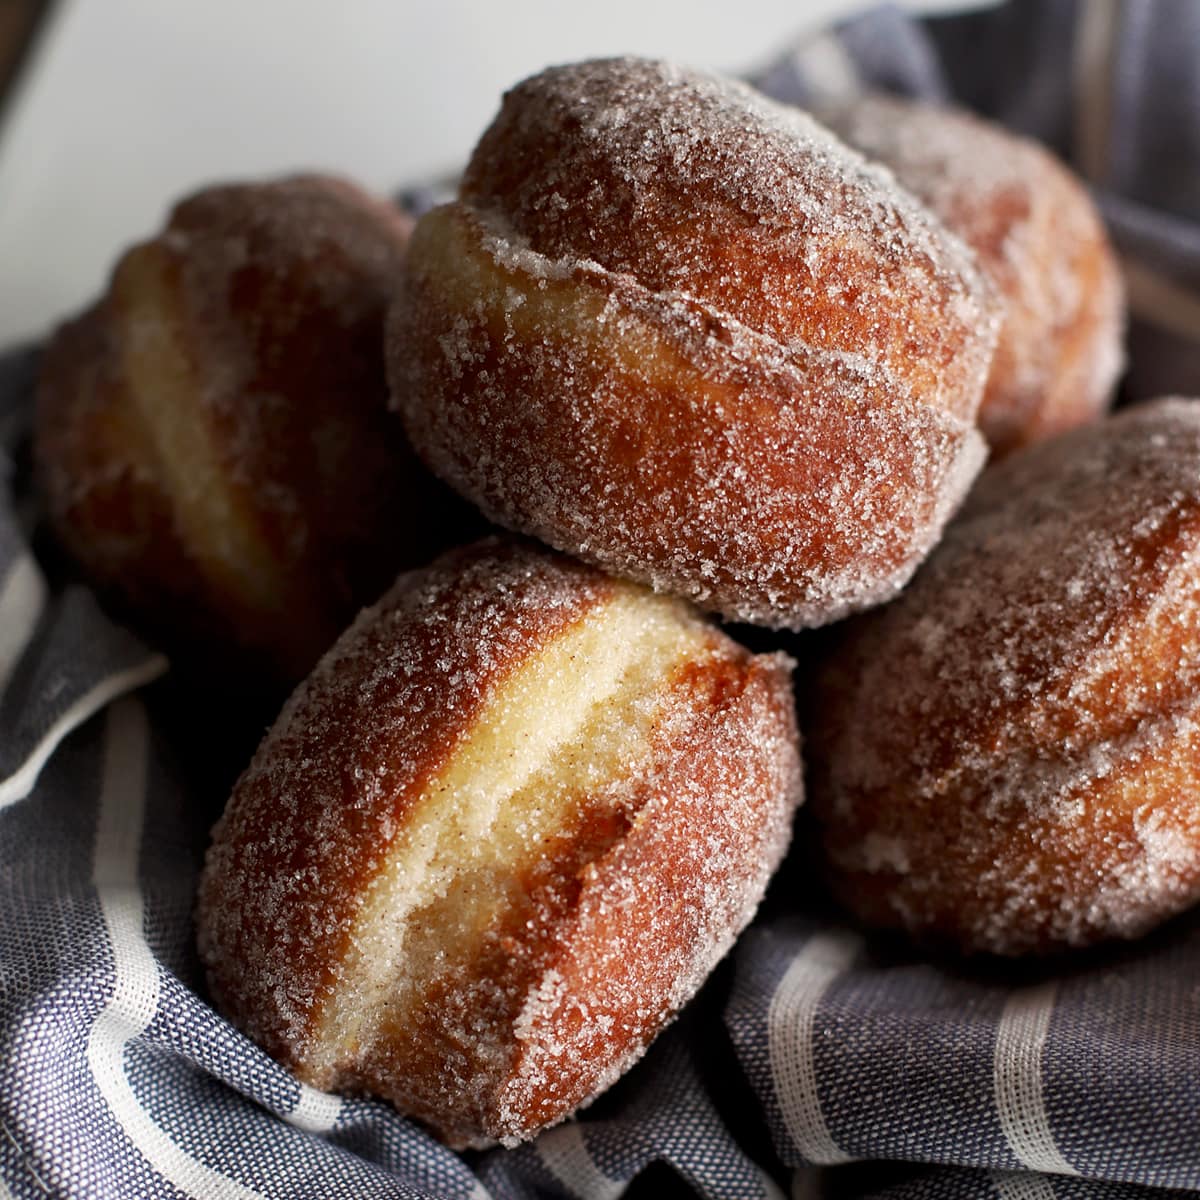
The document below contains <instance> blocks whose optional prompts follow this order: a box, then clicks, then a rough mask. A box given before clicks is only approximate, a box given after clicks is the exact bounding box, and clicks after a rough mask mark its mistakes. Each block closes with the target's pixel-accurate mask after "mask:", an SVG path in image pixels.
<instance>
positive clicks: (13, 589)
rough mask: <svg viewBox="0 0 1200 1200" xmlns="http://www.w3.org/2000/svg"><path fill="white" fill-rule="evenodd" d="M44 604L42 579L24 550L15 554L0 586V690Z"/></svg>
mask: <svg viewBox="0 0 1200 1200" xmlns="http://www.w3.org/2000/svg"><path fill="white" fill-rule="evenodd" d="M45 607H46V580H45V579H44V578H43V576H42V572H41V569H40V568H39V567H38V565H37V563H35V562H34V561H33V556H32V555H31V554H29V553H28V551H26V552H25V553H23V554H19V555H18V556H17V559H16V561H15V562H14V563H13V564H12V566H11V567H9V569H8V574H7V575H5V577H4V583H3V585H2V586H0V692H3V691H4V689H5V688H7V687H8V682H9V680H10V679H11V678H12V673H13V671H14V670H16V666H17V663H18V662H20V660H21V655H22V654H24V652H25V647H26V646H28V645H29V639H30V638H31V637H33V631H34V629H36V628H37V623H38V618H39V617H40V616H41V615H42V610H43V609H44V608H45Z"/></svg>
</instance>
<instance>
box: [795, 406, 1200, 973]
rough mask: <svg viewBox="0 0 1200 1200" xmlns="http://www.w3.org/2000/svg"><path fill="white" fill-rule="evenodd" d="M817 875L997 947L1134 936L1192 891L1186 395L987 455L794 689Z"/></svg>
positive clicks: (1197, 617)
mask: <svg viewBox="0 0 1200 1200" xmlns="http://www.w3.org/2000/svg"><path fill="white" fill-rule="evenodd" d="M812 702H813V714H814V719H813V721H812V723H811V726H810V732H811V741H810V751H811V753H810V759H811V767H812V769H811V772H810V776H809V778H810V785H811V789H812V796H813V806H814V812H815V814H816V816H817V818H818V820H819V821H820V823H821V825H822V828H823V838H824V843H825V848H826V850H827V853H828V855H829V858H830V860H831V862H832V870H833V876H834V882H835V885H836V888H837V890H838V892H839V894H840V895H841V897H842V898H843V900H844V901H845V902H846V903H847V904H848V906H849V907H851V908H852V909H854V910H855V911H856V912H858V913H859V914H860V915H861V916H862V917H863V918H864V919H865V920H867V921H868V922H870V923H872V924H880V925H885V926H895V927H903V928H907V929H909V930H910V931H913V932H914V933H918V934H920V935H923V936H928V937H933V938H938V939H949V940H952V941H954V942H957V943H958V944H959V945H961V946H962V947H964V948H966V949H970V950H984V951H989V952H993V953H1000V954H1018V953H1026V952H1049V951H1053V950H1057V949H1061V948H1064V947H1068V946H1082V945H1087V944H1090V943H1092V942H1096V941H1099V940H1102V939H1106V938H1113V937H1134V936H1137V935H1138V934H1141V933H1143V932H1144V931H1145V930H1147V929H1149V928H1150V927H1152V926H1153V925H1155V924H1157V923H1158V922H1160V921H1162V920H1164V919H1166V918H1167V917H1168V916H1171V915H1173V914H1174V913H1177V912H1179V911H1181V910H1182V909H1184V908H1185V907H1188V906H1189V905H1191V904H1192V903H1194V902H1195V901H1196V900H1197V899H1198V898H1200V805H1198V804H1197V803H1196V800H1195V794H1196V762H1197V761H1198V756H1200V723H1198V722H1200V404H1197V402H1196V401H1183V400H1170V401H1159V402H1156V403H1154V404H1151V405H1145V406H1140V407H1138V408H1136V409H1132V410H1128V411H1126V412H1124V413H1121V414H1119V415H1118V416H1116V417H1114V418H1111V419H1109V420H1108V421H1105V422H1103V423H1101V424H1098V425H1094V426H1091V427H1088V428H1085V429H1080V430H1076V431H1074V432H1072V433H1070V434H1067V435H1063V436H1061V437H1060V438H1057V439H1054V440H1051V441H1048V442H1045V443H1041V444H1039V445H1038V446H1036V447H1031V448H1029V449H1026V450H1023V451H1022V452H1020V453H1019V454H1015V455H1013V456H1012V457H1010V458H1008V459H1006V460H1004V461H1003V462H1002V463H1000V464H998V465H997V466H994V467H992V468H990V469H989V470H988V471H986V472H985V473H984V475H983V477H982V478H981V480H980V482H979V484H978V485H977V487H976V488H975V490H974V491H973V492H972V494H971V497H970V499H969V500H968V502H967V504H966V505H965V506H964V509H963V511H962V512H961V513H960V514H959V516H958V517H957V518H956V519H955V520H954V521H953V522H952V523H951V524H950V526H949V528H948V529H947V532H946V537H945V539H944V540H943V542H942V544H941V545H940V546H939V547H938V549H937V550H936V551H935V552H934V554H933V555H932V556H931V557H930V559H929V561H928V563H927V564H926V565H925V566H924V567H923V568H922V570H921V571H920V572H919V573H918V575H917V577H916V579H915V580H914V581H913V583H912V585H911V586H910V587H909V588H908V589H907V590H906V591H905V593H904V595H903V596H902V597H901V598H900V599H899V600H898V601H897V602H896V603H895V604H894V605H892V606H890V607H889V608H888V609H886V610H883V611H881V612H880V613H878V614H871V615H870V616H867V617H863V618H860V619H859V620H858V621H857V622H855V623H854V624H853V625H852V626H850V627H849V628H848V630H847V632H846V634H845V636H844V638H843V639H842V640H841V642H840V643H839V644H838V646H837V648H836V650H835V651H834V653H833V654H832V655H831V657H830V659H829V661H828V663H827V665H826V667H825V668H824V670H823V672H822V673H821V676H820V679H819V684H818V686H817V688H816V689H815V691H814V694H813V696H812Z"/></svg>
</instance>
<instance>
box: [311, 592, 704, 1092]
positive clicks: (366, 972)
mask: <svg viewBox="0 0 1200 1200" xmlns="http://www.w3.org/2000/svg"><path fill="white" fill-rule="evenodd" d="M706 636H707V634H706V631H705V629H704V627H703V626H701V625H699V624H698V623H693V622H691V621H686V622H684V621H681V620H680V609H679V607H678V605H676V604H674V603H673V602H670V601H666V600H661V599H657V598H655V599H653V600H648V599H647V597H645V596H644V595H640V594H636V593H632V592H630V591H628V590H625V589H618V590H617V591H616V593H615V595H614V596H613V598H612V599H611V600H610V601H609V602H608V603H605V604H603V605H600V606H598V607H596V608H593V609H592V610H590V611H589V612H588V613H587V615H586V616H585V617H584V618H583V619H582V620H580V621H579V622H578V623H576V624H574V625H572V626H570V627H568V628H567V629H566V630H565V631H564V632H562V633H561V634H560V635H559V636H557V637H556V638H554V639H553V640H552V641H550V642H549V643H548V644H547V645H546V646H544V647H543V648H542V649H541V650H540V651H539V652H538V653H537V654H535V655H533V656H531V657H530V658H529V660H528V661H527V662H525V663H523V664H522V665H521V666H520V668H519V669H518V670H516V671H515V672H514V673H513V674H511V675H510V676H509V677H508V678H507V679H505V680H504V681H503V682H502V683H501V684H500V685H499V687H498V688H497V689H496V691H495V692H494V694H493V695H492V696H491V697H490V698H489V699H488V701H487V702H486V704H485V706H484V707H483V709H482V711H481V712H480V713H479V715H478V717H477V719H476V720H475V721H474V722H473V723H472V725H471V728H470V730H469V732H468V733H467V735H466V737H465V738H464V739H463V741H462V742H461V743H460V744H459V745H458V746H457V748H456V749H455V751H454V752H453V754H452V755H451V756H450V758H449V759H448V761H447V762H446V764H445V765H444V767H443V768H442V769H441V770H440V771H439V772H438V773H437V774H436V775H435V776H434V777H432V778H431V779H429V780H428V782H427V783H426V784H425V786H424V787H423V789H422V792H421V795H420V797H419V799H418V800H417V802H416V804H415V806H414V807H413V808H412V810H411V814H410V816H409V817H408V818H407V820H406V824H405V829H404V830H403V831H402V833H401V834H400V835H399V836H398V837H397V838H396V839H395V842H394V844H393V846H392V847H391V849H390V850H389V852H388V854H387V856H386V857H385V859H384V860H383V861H382V862H381V864H380V867H379V870H378V872H377V874H376V875H375V877H374V879H373V881H372V882H371V884H370V886H369V890H368V892H367V895H366V896H365V898H364V900H363V903H362V906H361V909H360V911H359V914H358V916H357V919H356V921H355V923H354V926H353V930H352V933H351V935H350V939H349V949H348V953H347V955H346V957H345V960H344V961H343V963H342V964H341V966H340V970H339V971H338V982H337V985H336V986H335V988H334V990H333V992H332V994H331V996H330V999H329V1000H328V1002H327V1003H326V1005H325V1008H324V1011H323V1013H322V1014H321V1016H320V1019H319V1020H318V1022H317V1024H316V1026H315V1028H314V1031H313V1042H312V1047H311V1050H310V1051H309V1052H308V1053H307V1054H306V1067H307V1069H308V1070H309V1071H310V1072H312V1073H313V1074H315V1075H317V1076H318V1077H321V1078H326V1077H328V1076H330V1075H332V1076H344V1075H345V1074H346V1073H348V1074H349V1076H350V1078H355V1077H356V1075H355V1073H356V1069H357V1068H356V1067H355V1066H354V1065H353V1064H355V1063H357V1062H358V1061H359V1060H360V1059H362V1058H363V1057H364V1056H367V1057H370V1055H371V1051H372V1047H373V1045H374V1043H376V1042H377V1041H380V1040H381V1039H382V1040H383V1041H385V1042H386V1041H387V1040H389V1039H393V1038H399V1039H400V1040H404V1039H405V1037H406V1036H411V1035H406V1033H405V1031H406V1030H411V1029H413V1028H420V1027H421V1024H422V1015H421V1009H422V1006H423V1004H424V1003H425V999H426V997H427V994H428V993H429V992H430V991H432V990H434V989H436V988H437V987H438V986H439V981H446V980H450V981H453V980H454V979H456V978H458V977H460V976H462V977H469V976H470V974H471V967H472V964H473V962H475V960H476V959H477V958H478V956H479V953H480V949H481V946H482V944H483V942H484V941H485V939H487V938H488V937H489V936H491V934H492V933H493V932H494V931H495V930H496V929H497V928H499V927H501V926H503V925H504V923H505V922H504V917H505V914H506V912H507V910H509V909H510V908H512V907H513V905H514V904H519V903H520V901H521V897H522V894H523V888H524V881H525V879H526V877H527V876H528V875H529V873H530V871H531V870H532V869H534V868H535V867H536V866H537V865H538V863H539V861H540V860H541V858H542V856H543V854H544V853H545V852H546V850H547V847H548V846H551V845H552V844H554V843H556V842H560V841H561V840H562V839H570V838H573V837H577V836H580V834H581V833H582V834H583V835H584V836H586V837H588V838H589V839H591V841H592V843H593V846H592V850H593V852H594V853H595V854H599V853H601V852H602V851H603V849H605V843H606V842H608V843H611V842H612V841H614V840H616V839H617V838H618V837H619V836H620V835H621V834H622V833H623V832H624V829H625V827H626V826H627V824H628V823H629V821H630V820H633V819H636V817H635V816H633V814H629V815H628V816H626V815H624V814H623V810H622V800H623V798H624V797H623V793H622V790H621V788H620V786H619V784H620V780H621V779H622V778H623V777H624V776H627V775H629V774H631V773H633V772H634V771H635V770H636V765H637V764H638V762H639V760H641V759H644V758H645V756H646V755H647V753H648V751H649V745H650V732H651V728H652V726H653V724H654V721H655V718H656V713H657V711H658V707H659V704H660V702H661V699H662V697H663V695H664V687H665V684H666V682H667V681H668V680H669V679H670V676H671V674H672V671H673V670H674V668H675V667H676V665H677V664H680V663H682V662H683V661H685V660H686V659H688V658H691V657H694V656H695V655H696V654H697V653H702V652H703V650H704V646H705V641H706ZM614 784H615V785H616V786H614ZM598 832H599V836H597V834H598ZM461 1034H462V1036H463V1037H464V1038H465V1037H467V1036H468V1035H469V1031H468V1030H465V1029H464V1030H462V1031H461ZM451 1036H452V1037H453V1036H454V1033H453V1031H451ZM500 1052H502V1047H497V1053H500Z"/></svg>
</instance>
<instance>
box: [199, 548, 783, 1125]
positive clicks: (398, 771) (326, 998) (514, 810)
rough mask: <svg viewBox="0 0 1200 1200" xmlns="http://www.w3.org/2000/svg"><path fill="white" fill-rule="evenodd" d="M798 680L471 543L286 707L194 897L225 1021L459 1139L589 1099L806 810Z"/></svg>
mask: <svg viewBox="0 0 1200 1200" xmlns="http://www.w3.org/2000/svg"><path fill="white" fill-rule="evenodd" d="M789 668H790V664H789V663H788V660H786V659H785V658H783V657H782V656H779V655H770V656H755V655H752V654H751V653H750V652H749V651H747V650H744V649H743V648H742V647H740V646H739V645H737V643H735V642H733V641H732V640H731V639H730V638H728V637H727V636H726V635H725V634H723V633H722V632H720V631H719V630H718V629H717V628H715V627H714V626H712V625H711V624H710V623H708V622H707V621H705V620H702V619H701V618H700V617H699V616H698V615H697V614H695V613H694V612H693V611H692V610H691V609H690V608H689V607H688V606H686V605H684V604H682V603H681V602H680V601H677V600H673V599H668V598H665V597H661V596H656V595H654V594H653V593H651V592H648V591H646V590H644V589H642V588H640V587H637V586H634V585H631V584H627V583H620V582H616V581H614V580H612V579H610V578H608V577H606V576H604V575H601V574H600V573H599V572H597V571H594V570H593V569H591V568H588V567H585V566H583V565H581V564H579V563H576V562H574V561H572V560H570V559H566V558H560V557H559V556H557V555H554V554H552V553H550V552H549V551H545V550H542V549H540V548H535V547H534V546H532V545H530V544H524V543H512V542H503V541H499V540H495V539H492V540H488V541H485V542H482V543H478V544H476V545H474V546H471V547H468V548H466V549H464V550H460V551H456V552H453V553H451V554H449V555H447V556H445V557H443V558H442V559H440V560H438V561H437V562H435V563H434V564H433V565H432V566H430V567H428V568H425V569H423V570H419V571H415V572H412V573H410V574H408V575H406V576H402V577H401V579H400V580H399V581H398V582H397V583H396V585H395V586H394V588H393V589H392V590H391V591H389V592H388V594H387V595H386V596H385V597H384V598H383V599H382V600H381V601H380V602H379V603H378V604H377V605H376V606H375V607H374V608H372V609H370V610H368V611H366V612H365V613H363V614H362V615H361V616H360V618H359V619H358V621H357V622H356V623H355V624H354V625H353V626H352V627H351V629H350V630H348V631H347V632H346V634H345V635H344V636H343V637H342V638H341V639H340V640H339V641H338V642H337V643H336V644H335V645H334V647H333V648H332V649H331V650H330V651H329V653H328V654H326V655H325V657H324V658H323V659H322V660H321V662H320V664H319V665H318V666H317V668H316V670H315V672H314V673H313V675H312V676H311V677H310V678H309V679H308V680H307V681H306V682H305V683H304V684H302V685H301V686H300V688H299V689H298V690H297V691H296V692H295V694H294V695H293V696H292V698H291V700H290V701H289V702H288V704H287V705H286V707H285V708H284V711H283V713H282V714H281V716H280V718H279V720H278V722H277V723H276V724H275V726H274V728H273V729H272V730H271V731H270V733H269V734H268V735H267V737H266V740H265V741H264V742H263V744H262V746H261V748H260V749H259V751H258V754H257V755H256V757H255V758H254V760H253V762H252V763H251V765H250V767H249V768H248V770H247V771H246V773H245V774H244V775H243V777H242V778H241V780H240V781H239V782H238V784H237V786H236V788H235V790H234V793H233V796H232V798H231V799H230V801H229V804H228V807H227V809H226V812H225V814H224V816H223V817H222V819H221V821H220V822H219V824H218V826H217V828H216V830H215V831H214V837H213V843H212V847H211V849H210V851H209V855H208V859H207V863H206V866H205V871H204V875H203V879H202V883H201V889H200V900H199V908H198V928H199V946H200V952H201V956H202V958H203V959H204V961H205V963H206V964H207V967H208V971H209V979H210V983H211V988H212V992H213V994H214V997H215V999H216V1001H217V1003H218V1006H219V1007H220V1008H221V1009H222V1011H224V1012H225V1013H226V1014H227V1015H229V1016H230V1017H231V1018H232V1019H233V1020H234V1021H236V1022H237V1023H238V1024H239V1025H240V1026H241V1027H242V1028H243V1029H245V1030H246V1032H247V1033H248V1034H249V1035H250V1036H251V1037H253V1038H254V1039H255V1040H256V1041H258V1042H259V1043H260V1044H262V1045H263V1046H264V1047H265V1048H266V1049H268V1050H269V1051H270V1052H271V1053H272V1054H273V1055H275V1056H276V1057H278V1058H279V1059H280V1060H281V1061H283V1062H284V1063H286V1064H287V1065H289V1066H290V1067H291V1068H292V1069H293V1070H294V1071H295V1073H296V1074H297V1075H299V1076H300V1078H302V1079H304V1080H306V1081H307V1082H309V1083H311V1084H313V1085H315V1086H317V1087H320V1088H326V1089H346V1088H348V1089H354V1090H367V1091H369V1092H372V1093H374V1094H377V1095H380V1096H383V1097H385V1098H387V1099H389V1100H391V1101H393V1102H394V1103H395V1104H396V1106H397V1107H398V1108H400V1110H401V1111H403V1112H405V1113H408V1114H411V1115H413V1116H415V1117H418V1118H420V1119H421V1120H423V1121H424V1122H426V1123H427V1124H428V1125H430V1126H431V1127H432V1128H433V1129H434V1130H435V1131H436V1132H437V1133H438V1134H439V1135H440V1136H441V1137H442V1138H444V1139H445V1140H446V1141H448V1142H449V1143H450V1144H452V1145H454V1146H457V1147H464V1146H478V1145H484V1144H487V1143H490V1142H492V1141H494V1140H500V1141H503V1142H506V1143H513V1142H516V1141H518V1140H520V1139H523V1138H527V1137H530V1136H532V1135H533V1134H534V1133H535V1132H537V1130H538V1129H540V1128H542V1127H543V1126H545V1125H548V1124H551V1123H553V1122H555V1121H558V1120H560V1119H561V1118H563V1117H565V1116H566V1115H567V1114H569V1113H570V1112H571V1111H573V1110H574V1109H575V1108H576V1107H577V1106H578V1105H580V1104H582V1103H584V1102H586V1101H587V1100H588V1099H589V1098H590V1097H592V1096H594V1095H595V1094H596V1093H598V1092H599V1091H601V1090H602V1089H603V1088H605V1087H607V1086H608V1085H609V1084H610V1083H611V1082H612V1081H613V1080H614V1079H615V1078H616V1076H617V1075H618V1074H619V1073H620V1072H621V1071H622V1070H623V1069H624V1068H625V1067H627V1066H628V1065H629V1064H630V1063H631V1062H632V1061H633V1060H634V1059H636V1058H637V1057H638V1056H639V1055H640V1054H641V1053H642V1051H643V1050H644V1049H645V1047H646V1045H647V1043H648V1042H649V1041H650V1040H651V1039H652V1038H653V1037H654V1035H655V1034H656V1033H657V1032H658V1030H659V1029H660V1028H661V1027H662V1025H663V1024H664V1023H665V1022H666V1021H667V1020H668V1019H669V1018H670V1017H671V1015H672V1014H673V1013H674V1012H675V1011H676V1010H677V1009H678V1008H679V1007H680V1006H681V1005H682V1004H683V1003H684V1001H685V1000H687V999H688V998H689V997H690V996H691V994H692V993H693V992H694V991H695V990H696V989H697V988H698V987H699V985H700V983H701V982H702V981H703V979H704V977H705V975H706V974H707V973H708V971H709V970H710V968H711V967H712V966H713V965H714V964H715V963H716V961H717V960H718V959H719V958H720V957H721V956H722V955H723V954H724V953H725V951H726V950H727V949H728V947H729V945H730V943H731V941H732V939H733V937H734V936H735V934H736V933H737V932H738V930H740V929H741V928H742V927H743V926H744V925H745V924H746V922H747V921H748V920H749V919H750V916H751V914H752V912H753V910H754V908H755V906H756V905H757V903H758V901H759V899H760V898H761V896H762V894H763V890H764V888H765V886H766V883H767V880H768V877H769V876H770V875H771V873H772V871H773V870H774V868H775V866H776V865H777V864H778V863H779V861H780V859H781V857H782V855H783V852H784V849H785V846H786V843H787V841H788V837H789V827H790V818H791V814H792V811H793V808H794V807H795V805H796V804H797V803H798V802H799V799H800V795H801V778H800V767H799V752H798V746H797V735H796V729H795V719H794V714H793V708H792V697H791V689H790V683H789Z"/></svg>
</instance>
